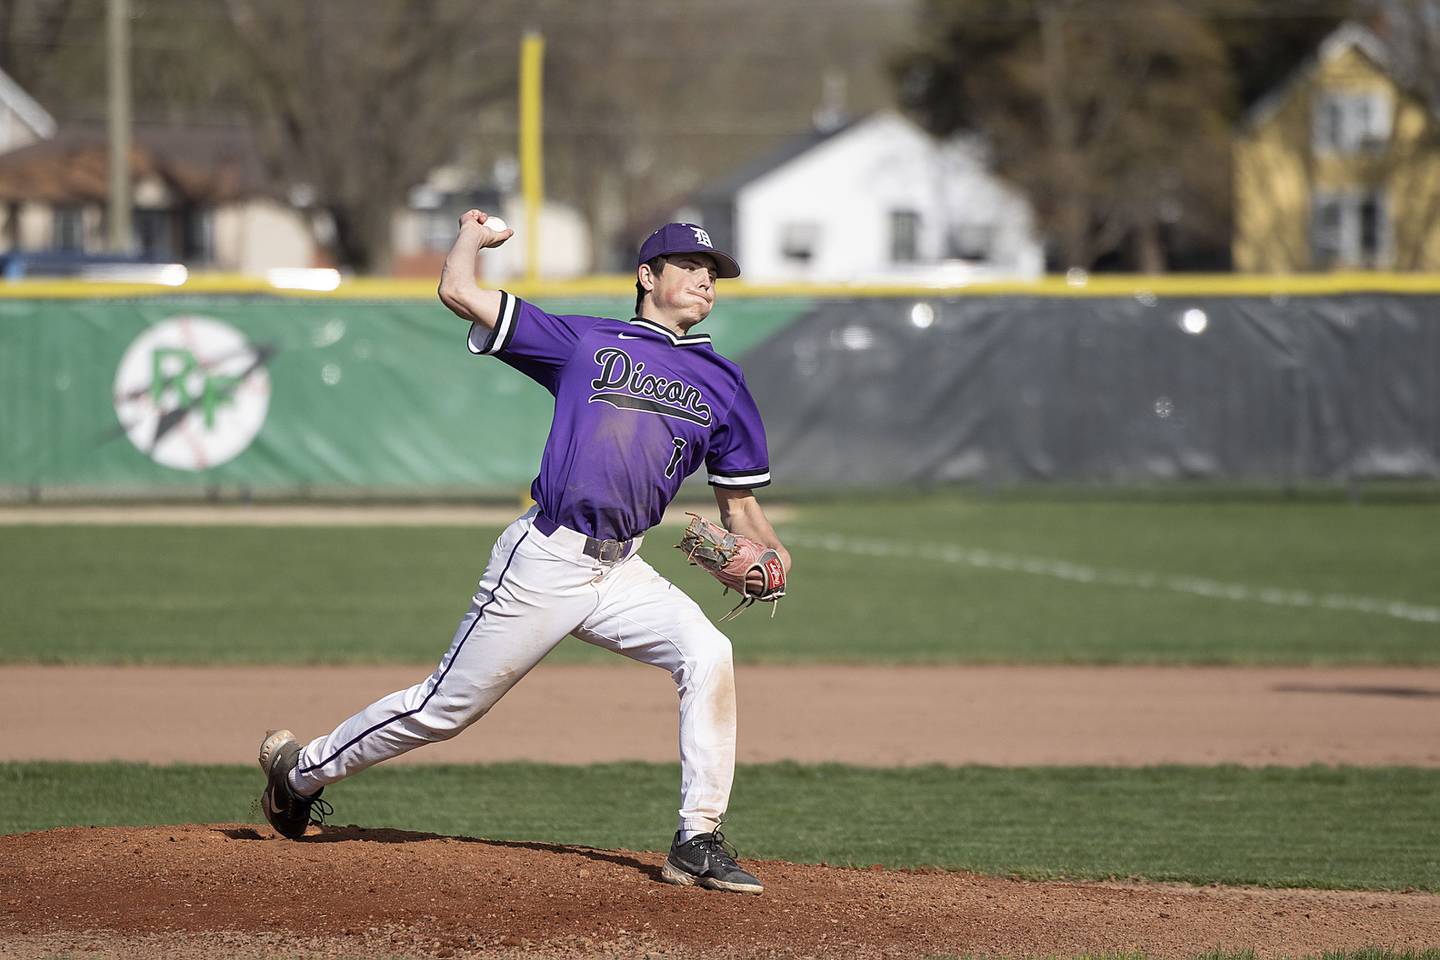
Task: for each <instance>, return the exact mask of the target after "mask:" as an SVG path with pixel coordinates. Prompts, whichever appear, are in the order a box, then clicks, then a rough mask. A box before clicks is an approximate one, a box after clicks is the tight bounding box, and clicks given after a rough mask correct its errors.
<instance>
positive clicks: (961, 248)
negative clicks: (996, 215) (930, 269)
mask: <svg viewBox="0 0 1440 960" xmlns="http://www.w3.org/2000/svg"><path fill="white" fill-rule="evenodd" d="M994 246H995V225H994V224H993V223H957V224H954V225H953V226H951V227H950V229H949V230H947V231H946V233H945V256H946V257H947V258H948V259H951V260H979V261H988V260H990V259H991V258H992V257H993V255H994V254H993V249H994Z"/></svg>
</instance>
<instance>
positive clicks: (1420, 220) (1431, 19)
mask: <svg viewBox="0 0 1440 960" xmlns="http://www.w3.org/2000/svg"><path fill="white" fill-rule="evenodd" d="M1374 11H1375V16H1374V20H1375V22H1376V24H1377V27H1378V29H1379V30H1380V32H1381V34H1382V37H1383V39H1384V41H1385V43H1386V46H1387V48H1388V50H1389V52H1390V55H1391V66H1392V68H1393V70H1394V73H1395V78H1394V79H1395V80H1396V81H1397V82H1398V83H1399V85H1400V89H1401V91H1402V99H1401V100H1400V101H1398V102H1397V103H1396V105H1395V110H1396V121H1394V122H1392V124H1391V129H1392V134H1391V139H1390V142H1389V143H1388V145H1387V147H1386V149H1385V152H1384V154H1383V155H1382V156H1381V157H1380V158H1379V162H1378V163H1377V164H1375V168H1374V169H1373V170H1372V173H1373V175H1374V178H1375V180H1376V184H1375V185H1376V186H1377V187H1388V188H1389V191H1390V194H1391V203H1390V213H1391V217H1392V222H1393V226H1394V265H1395V267H1396V268H1397V269H1400V270H1433V269H1435V267H1436V264H1435V263H1434V262H1432V261H1430V260H1429V259H1428V258H1429V255H1430V253H1431V248H1432V247H1433V246H1434V243H1433V241H1432V237H1434V236H1435V234H1436V231H1437V230H1440V171H1437V164H1436V160H1437V159H1440V4H1437V3H1436V2H1434V0H1384V2H1382V3H1377V4H1374ZM1406 113H1409V114H1410V116H1411V117H1414V118H1415V119H1416V120H1417V121H1418V122H1416V123H1414V124H1409V123H1403V124H1402V123H1401V122H1398V121H1399V120H1400V119H1401V118H1402V117H1403V116H1404V114H1406Z"/></svg>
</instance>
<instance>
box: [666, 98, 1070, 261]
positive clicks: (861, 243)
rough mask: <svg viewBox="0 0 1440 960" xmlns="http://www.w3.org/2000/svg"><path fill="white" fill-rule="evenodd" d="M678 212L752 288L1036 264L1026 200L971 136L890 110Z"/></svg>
mask: <svg viewBox="0 0 1440 960" xmlns="http://www.w3.org/2000/svg"><path fill="white" fill-rule="evenodd" d="M680 215H681V216H682V217H684V218H685V219H694V220H696V221H698V222H701V223H703V224H704V225H705V226H706V228H707V229H708V230H709V232H710V235H711V236H712V237H713V238H714V239H715V242H716V244H717V246H720V247H721V248H722V249H726V248H727V245H728V247H729V248H730V249H732V250H733V252H734V253H735V255H736V256H737V257H738V258H739V260H740V264H741V268H742V269H743V270H744V271H745V279H747V280H749V281H753V282H759V283H766V282H783V281H815V282H852V281H854V282H866V281H868V282H885V281H892V282H905V281H918V282H929V281H964V280H967V279H988V278H1000V277H1015V278H1021V277H1033V276H1038V275H1039V274H1040V273H1041V272H1042V271H1043V269H1044V263H1045V258H1044V251H1043V249H1042V247H1041V243H1040V241H1039V239H1038V237H1037V236H1036V233H1035V229H1034V217H1033V214H1032V212H1031V209H1030V206H1029V204H1028V202H1027V201H1026V200H1025V198H1024V197H1023V196H1022V195H1021V194H1020V193H1018V192H1017V191H1016V190H1015V189H1014V188H1012V187H1010V186H1009V185H1007V184H1006V183H1004V182H1003V181H1001V180H1000V179H998V178H997V177H995V176H994V175H993V174H991V173H990V172H989V170H988V169H987V168H986V165H985V162H984V157H983V150H982V149H981V147H980V145H979V144H978V142H977V141H976V140H975V139H973V138H959V139H955V140H950V141H945V142H941V141H937V140H936V139H935V138H933V137H931V136H930V135H929V134H927V133H926V132H925V131H923V130H921V129H920V128H919V127H918V126H916V125H915V124H914V123H912V122H910V121H909V120H907V119H905V118H904V117H902V116H901V115H899V114H898V113H894V112H883V113H876V114H872V115H870V116H867V117H863V118H860V119H857V120H853V121H851V122H849V123H846V124H843V125H841V126H838V127H835V128H833V129H830V130H825V131H816V132H814V133H812V134H809V135H807V136H804V137H800V138H797V139H795V140H793V141H791V142H789V143H787V144H785V145H784V146H783V147H782V148H781V149H780V150H779V151H778V152H777V153H776V154H774V155H772V156H769V157H766V158H763V159H762V160H760V161H758V162H756V163H754V164H752V165H750V166H749V167H746V168H744V169H742V170H740V171H738V172H737V173H736V174H735V175H733V176H731V177H729V178H727V179H725V180H723V181H720V182H718V183H715V184H712V185H710V186H709V187H706V188H705V189H704V190H702V191H701V192H700V193H699V194H697V195H696V196H695V197H694V199H693V203H692V206H690V207H687V208H686V209H684V210H682V211H681V214H680Z"/></svg>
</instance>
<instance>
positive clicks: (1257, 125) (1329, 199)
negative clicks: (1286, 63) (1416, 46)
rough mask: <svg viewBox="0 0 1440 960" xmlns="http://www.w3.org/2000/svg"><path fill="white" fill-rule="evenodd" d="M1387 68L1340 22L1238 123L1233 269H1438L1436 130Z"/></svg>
mask: <svg viewBox="0 0 1440 960" xmlns="http://www.w3.org/2000/svg"><path fill="white" fill-rule="evenodd" d="M1390 64H1391V58H1390V54H1389V52H1388V51H1387V49H1386V47H1385V44H1384V43H1383V41H1381V40H1380V38H1379V37H1377V36H1376V35H1375V34H1374V33H1372V32H1371V31H1369V30H1367V29H1365V28H1364V27H1361V26H1359V25H1357V24H1353V23H1350V24H1345V25H1344V26H1342V27H1340V28H1339V29H1338V30H1336V31H1335V32H1334V33H1332V34H1331V35H1330V36H1329V37H1328V38H1326V40H1325V41H1324V42H1323V43H1322V44H1321V45H1320V49H1319V51H1318V52H1317V53H1316V55H1315V56H1314V57H1312V58H1311V59H1310V60H1309V61H1308V62H1307V63H1306V64H1305V65H1304V66H1303V67H1301V68H1300V69H1299V70H1298V71H1297V72H1296V73H1295V74H1294V75H1292V76H1291V77H1290V78H1289V79H1288V80H1287V81H1286V82H1285V83H1284V84H1282V85H1281V86H1280V87H1279V88H1277V89H1276V90H1275V91H1274V92H1272V93H1271V94H1270V95H1269V96H1267V97H1265V98H1264V99H1263V100H1261V101H1260V102H1259V103H1257V104H1256V105H1255V106H1254V107H1252V108H1251V109H1250V111H1249V112H1248V113H1247V114H1246V117H1245V120H1244V123H1243V125H1242V129H1241V131H1240V133H1239V135H1238V137H1237V139H1236V145H1235V233H1234V239H1233V241H1232V253H1233V255H1234V261H1235V269H1236V270H1238V271H1241V272H1246V273H1290V272H1294V271H1304V270H1336V269H1375V270H1402V271H1410V270H1418V271H1429V270H1440V129H1437V123H1436V117H1435V115H1434V114H1433V113H1432V112H1431V110H1430V109H1429V108H1428V107H1427V105H1426V104H1425V103H1423V102H1422V101H1421V100H1419V99H1418V98H1416V97H1415V96H1413V95H1411V94H1410V93H1408V92H1406V91H1405V90H1403V89H1402V88H1401V87H1400V85H1399V84H1398V83H1397V82H1396V81H1395V79H1394V75H1393V71H1392V69H1391V66H1390Z"/></svg>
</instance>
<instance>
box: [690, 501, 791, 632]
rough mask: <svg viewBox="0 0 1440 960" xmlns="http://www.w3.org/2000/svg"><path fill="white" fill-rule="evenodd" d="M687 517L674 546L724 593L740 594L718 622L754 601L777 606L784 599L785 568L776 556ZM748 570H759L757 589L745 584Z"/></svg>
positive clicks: (772, 611)
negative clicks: (703, 571)
mask: <svg viewBox="0 0 1440 960" xmlns="http://www.w3.org/2000/svg"><path fill="white" fill-rule="evenodd" d="M689 516H690V525H689V526H688V527H686V528H685V533H684V535H682V536H681V537H680V542H679V543H677V544H676V545H675V546H676V547H678V548H680V549H681V550H683V551H685V556H687V557H689V558H690V562H691V563H692V564H694V565H696V566H699V567H701V568H702V569H704V570H705V572H706V573H708V574H710V576H712V577H714V578H715V579H716V580H719V581H720V582H721V583H723V584H724V585H725V592H726V593H728V592H730V591H731V590H734V591H735V592H737V593H739V594H740V602H739V603H737V604H736V605H735V607H734V609H732V610H731V611H730V612H729V613H727V614H725V616H723V617H721V618H720V622H721V623H724V622H725V621H726V620H732V619H734V618H735V617H738V616H739V615H740V612H741V611H742V610H744V609H745V608H746V607H748V606H751V605H752V604H754V603H755V601H757V600H759V601H761V602H764V603H775V604H776V606H778V605H779V604H778V603H777V601H778V600H779V599H780V598H781V597H783V596H785V565H784V564H782V563H781V562H780V555H779V554H778V553H776V552H775V551H774V550H772V549H771V548H769V547H767V546H765V545H764V544H761V543H757V542H756V541H754V540H751V539H750V538H749V537H742V536H740V535H739V534H735V533H731V532H730V531H729V530H726V529H725V528H724V527H722V526H720V525H719V524H718V523H711V522H710V521H709V520H706V519H705V518H704V517H702V516H698V515H697V514H693V513H692V514H690V515H689ZM752 570H758V571H760V576H761V581H762V582H761V586H760V587H759V588H757V589H753V590H752V589H750V588H747V586H746V583H745V581H746V580H747V578H748V577H749V575H750V572H751V571H752ZM770 616H772V617H773V616H775V607H771V608H770Z"/></svg>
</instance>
